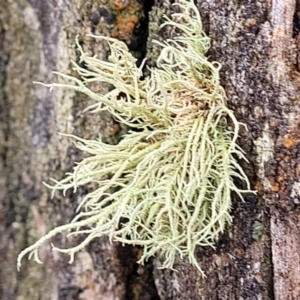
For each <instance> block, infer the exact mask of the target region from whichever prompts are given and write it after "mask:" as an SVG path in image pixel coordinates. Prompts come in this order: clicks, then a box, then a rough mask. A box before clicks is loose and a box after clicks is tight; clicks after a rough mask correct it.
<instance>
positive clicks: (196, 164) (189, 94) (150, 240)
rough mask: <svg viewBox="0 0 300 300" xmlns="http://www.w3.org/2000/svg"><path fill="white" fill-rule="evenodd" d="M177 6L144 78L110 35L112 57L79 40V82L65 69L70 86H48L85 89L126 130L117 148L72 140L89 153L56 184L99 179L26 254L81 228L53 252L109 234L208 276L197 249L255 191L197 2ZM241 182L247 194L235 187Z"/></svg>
mask: <svg viewBox="0 0 300 300" xmlns="http://www.w3.org/2000/svg"><path fill="white" fill-rule="evenodd" d="M174 5H177V6H178V8H179V10H180V12H179V13H176V14H173V15H172V20H171V19H169V18H167V17H166V21H165V22H164V24H163V26H172V27H174V29H176V31H178V35H177V36H176V37H175V38H173V39H172V40H167V41H165V42H164V43H159V42H156V43H159V44H160V46H161V47H162V51H161V54H160V56H159V58H158V60H157V68H153V69H151V70H150V76H148V77H146V78H142V75H143V74H142V68H143V65H144V64H143V65H142V66H140V67H137V66H136V59H135V58H134V57H133V56H132V55H131V54H130V53H129V51H128V48H127V46H126V45H125V44H124V43H123V42H121V41H118V40H116V39H113V38H108V37H98V36H93V37H94V38H95V39H100V40H105V41H107V43H108V45H109V48H110V52H111V53H110V56H109V58H108V61H101V60H99V59H97V57H90V56H89V55H88V54H86V53H84V52H83V50H82V48H81V47H80V45H79V44H78V42H77V46H78V49H79V51H80V54H81V61H82V62H84V65H85V67H84V68H83V67H82V65H83V64H82V63H80V64H77V63H75V62H72V63H73V66H74V70H75V71H76V72H77V73H78V75H79V76H78V77H79V78H75V77H72V76H69V75H65V74H61V73H58V74H59V75H60V76H62V77H63V78H64V79H66V81H67V82H68V83H66V84H49V85H46V86H48V87H50V88H58V87H61V88H67V89H72V90H75V91H79V92H82V93H84V94H86V95H87V96H89V97H90V98H92V99H93V100H95V104H94V105H92V106H90V107H88V108H87V110H89V111H92V112H94V113H98V112H100V111H109V112H110V113H111V114H112V115H113V116H114V117H115V118H116V119H117V120H118V121H119V122H122V123H124V124H126V125H128V126H129V127H130V128H132V129H134V128H138V130H132V131H128V133H127V134H126V135H124V136H123V138H122V140H121V141H120V142H119V144H117V145H108V144H105V143H103V142H102V141H101V138H99V139H98V140H84V139H81V138H79V137H76V136H72V138H74V140H75V145H76V146H77V147H78V149H80V150H82V151H84V152H85V153H86V154H88V157H86V158H84V159H83V160H82V161H81V162H79V163H78V164H77V165H76V166H75V167H74V171H73V172H72V173H68V174H67V175H66V178H64V179H63V180H61V181H55V180H54V185H53V186H49V185H48V186H49V187H50V188H52V189H53V192H54V191H56V190H63V191H64V192H66V191H67V190H68V189H73V190H74V192H76V190H77V188H78V187H79V186H82V185H86V184H91V183H92V184H93V185H94V186H95V189H94V190H93V191H92V192H90V193H88V194H87V195H86V196H85V197H84V199H83V200H82V202H81V203H80V206H79V208H78V214H77V216H76V217H75V218H74V220H73V221H72V222H71V223H70V224H66V225H63V226H60V227H58V228H55V229H53V230H52V231H50V232H49V233H48V234H47V235H45V236H44V237H43V238H41V239H40V240H39V241H37V242H36V243H35V244H34V245H32V246H30V247H28V248H27V249H25V250H23V251H22V252H21V253H20V255H19V257H18V266H19V267H20V265H21V260H22V258H23V257H24V256H25V255H26V254H28V253H29V254H30V255H29V256H30V257H31V256H32V255H34V258H35V260H36V261H37V262H40V260H39V257H38V249H39V247H40V246H41V245H42V244H43V243H44V242H45V241H47V240H49V239H51V238H52V237H53V236H55V235H56V234H58V233H60V232H65V231H67V232H69V235H78V234H84V235H85V239H84V241H83V242H82V243H80V244H79V245H77V246H75V247H73V248H69V249H58V248H56V247H54V246H53V248H54V249H55V250H56V251H59V252H62V253H67V254H69V255H70V257H71V261H73V259H74V255H75V253H77V252H78V251H80V250H81V249H83V248H84V247H85V246H86V245H87V244H88V243H89V242H90V241H91V240H93V239H95V238H97V237H100V236H102V235H108V236H109V238H110V240H111V241H112V242H114V241H116V242H120V243H123V244H131V245H139V246H142V247H143V255H142V257H141V258H140V260H139V262H140V263H144V262H145V261H146V260H147V259H148V258H149V257H151V256H153V255H155V254H158V253H159V254H161V255H162V257H163V258H164V262H163V264H162V267H163V268H172V267H173V264H174V259H175V256H176V255H178V254H179V255H180V256H181V257H182V258H185V257H186V258H188V260H189V262H190V263H191V264H193V265H194V266H196V267H197V268H198V269H199V271H200V272H202V270H201V268H200V266H199V264H198V262H197V260H196V257H195V249H196V247H197V246H213V244H214V242H215V240H216V239H217V238H218V236H219V234H220V233H221V232H223V231H224V228H225V225H226V224H228V223H230V222H231V221H232V218H231V216H230V208H231V196H232V192H234V193H236V194H237V195H239V196H240V197H242V194H243V193H244V192H248V191H249V190H250V187H249V182H248V180H247V177H246V175H245V174H244V172H243V170H242V168H241V166H240V165H239V163H238V162H237V158H239V159H245V157H244V155H243V151H242V150H241V149H240V147H239V146H238V145H237V144H236V141H237V138H238V131H239V127H240V125H241V124H240V123H239V122H238V121H237V120H236V118H235V116H234V114H233V112H232V111H230V110H229V109H228V108H227V107H226V95H225V92H224V90H223V88H222V87H221V86H220V82H219V70H220V65H219V64H218V63H216V62H213V63H211V62H209V61H208V59H207V58H206V57H205V53H206V52H207V50H208V49H209V47H210V39H209V38H208V37H207V36H206V35H205V34H204V32H203V29H202V24H201V18H200V15H199V12H198V10H197V8H196V7H195V5H194V4H193V3H192V1H183V0H180V1H178V3H176V4H174ZM100 83H101V84H103V83H105V84H110V85H113V86H114V89H113V90H111V91H109V92H108V93H103V94H101V92H95V88H94V86H95V85H97V84H100ZM236 181H239V182H243V183H244V184H245V186H246V189H245V190H242V189H240V188H239V187H237V185H236V183H235V182H236Z"/></svg>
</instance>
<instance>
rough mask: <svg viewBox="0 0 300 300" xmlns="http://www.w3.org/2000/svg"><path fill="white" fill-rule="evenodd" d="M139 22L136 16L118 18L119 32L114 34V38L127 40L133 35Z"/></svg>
mask: <svg viewBox="0 0 300 300" xmlns="http://www.w3.org/2000/svg"><path fill="white" fill-rule="evenodd" d="M138 21H139V18H138V17H137V16H136V15H131V16H128V17H123V16H121V15H119V16H117V32H115V33H113V34H112V36H113V37H115V38H119V39H124V38H127V37H128V36H130V35H131V34H132V32H133V30H134V27H135V26H136V24H137V23H138Z"/></svg>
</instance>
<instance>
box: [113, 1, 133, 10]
mask: <svg viewBox="0 0 300 300" xmlns="http://www.w3.org/2000/svg"><path fill="white" fill-rule="evenodd" d="M130 2H131V1H130V0H115V1H113V7H114V9H115V10H122V9H125V8H126V7H127V6H128V5H129V4H130Z"/></svg>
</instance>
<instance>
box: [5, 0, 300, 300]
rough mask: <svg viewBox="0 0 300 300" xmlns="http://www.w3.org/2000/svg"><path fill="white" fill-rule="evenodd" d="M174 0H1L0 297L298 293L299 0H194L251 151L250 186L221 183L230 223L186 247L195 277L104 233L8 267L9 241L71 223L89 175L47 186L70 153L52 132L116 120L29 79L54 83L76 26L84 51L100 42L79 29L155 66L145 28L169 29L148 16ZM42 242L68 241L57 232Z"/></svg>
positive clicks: (11, 261) (95, 130)
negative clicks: (231, 187)
mask: <svg viewBox="0 0 300 300" xmlns="http://www.w3.org/2000/svg"><path fill="white" fill-rule="evenodd" d="M127 2H128V3H130V4H128V3H127ZM172 3H173V1H170V0H168V1H161V0H155V1H137V0H131V1H105V0H89V1H83V0H76V1H70V0H67V1H62V0H49V1H42V0H27V1H26V0H16V1H11V0H0V4H1V5H0V174H1V175H0V236H1V240H0V262H1V271H0V295H1V296H0V298H1V299H3V300H12V299H18V300H20V299H26V300H27V299H30V300H34V299H43V300H44V299H59V300H62V299H105V300H106V299H141V300H144V299H145V300H146V299H182V300H183V299H184V300H188V299H229V300H232V299H300V288H299V286H300V250H299V249H300V235H299V220H300V217H299V216H300V210H299V203H300V178H299V175H300V159H299V149H300V143H299V141H300V139H299V137H300V118H299V107H300V105H299V104H300V103H299V82H300V67H299V64H300V62H299V57H298V56H299V49H300V44H299V41H300V38H299V37H300V35H299V33H300V1H298V0H297V1H296V0H286V1H280V0H273V1H263V0H253V1H244V0H240V1H237V0H228V1H219V0H218V1H217V0H211V1H207V0H206V1H205V0H197V1H196V4H197V7H198V8H199V11H200V13H201V16H202V19H203V24H204V28H205V32H206V33H207V35H208V36H209V37H210V38H211V43H212V47H211V50H210V52H209V57H210V60H211V61H218V62H220V63H221V64H222V69H221V82H222V85H223V86H224V88H225V90H226V93H227V96H228V106H229V107H230V108H231V109H232V110H233V111H234V113H235V115H236V116H237V118H238V120H239V121H240V122H243V123H245V124H246V125H247V129H248V130H243V131H242V132H241V137H240V145H241V146H242V148H243V149H244V150H245V153H246V157H247V158H248V160H249V163H243V162H241V164H242V166H243V168H244V170H245V172H246V173H247V175H248V176H249V178H250V181H251V184H252V187H253V188H254V189H256V190H257V194H256V195H255V194H247V195H245V197H244V201H243V202H242V201H241V200H239V199H237V198H236V197H235V196H234V195H233V208H232V212H231V213H232V215H233V217H234V222H233V225H232V226H230V227H228V228H226V231H225V233H224V234H223V236H222V237H221V238H220V239H219V241H217V242H216V247H215V249H210V248H199V249H198V251H197V257H198V261H199V263H200V265H201V267H202V268H203V270H204V271H205V274H206V277H205V278H202V277H201V276H200V274H199V273H198V272H197V271H196V270H195V269H194V268H193V267H192V266H191V265H189V264H188V262H187V261H184V260H182V259H180V258H178V259H177V260H176V264H175V266H174V267H175V269H176V270H177V272H175V271H173V270H165V269H160V268H159V267H160V258H159V257H155V258H154V259H153V260H151V261H149V262H148V263H147V264H146V265H145V266H140V265H138V264H136V261H137V260H138V257H139V256H140V254H141V251H142V249H139V248H134V247H129V246H126V247H123V246H122V245H119V244H116V243H114V244H110V243H109V241H108V239H107V238H105V237H103V238H100V239H99V240H95V241H93V242H92V243H91V244H90V245H89V247H87V249H86V250H85V251H82V252H80V253H79V254H78V255H77V256H76V259H75V262H74V263H73V264H68V260H67V259H68V258H67V257H65V256H64V255H58V254H57V253H55V252H52V251H51V245H50V243H48V244H46V245H44V246H43V248H42V249H41V259H42V261H43V262H44V263H43V265H38V264H36V263H34V262H32V261H29V262H25V261H24V262H23V266H22V269H21V271H20V272H17V269H16V257H17V255H18V253H19V252H20V251H21V250H22V249H23V248H25V247H26V246H28V245H30V244H32V243H33V242H34V241H35V240H37V239H38V238H39V237H41V236H43V235H44V234H45V233H46V232H47V231H49V229H51V228H53V227H55V226H57V225H59V224H64V223H66V222H70V220H71V219H72V218H73V217H74V215H75V210H76V207H77V205H78V203H79V202H80V200H81V198H82V195H84V194H85V193H86V192H87V191H88V190H89V189H90V188H91V187H84V188H82V189H80V190H79V192H78V193H76V194H72V191H70V193H68V194H67V196H66V197H63V195H58V196H56V197H55V198H54V199H52V200H51V199H50V193H49V190H48V189H47V188H45V187H44V186H43V184H42V182H43V181H45V182H49V178H56V179H60V178H62V177H63V174H64V173H65V172H68V171H70V170H71V169H72V166H73V165H74V162H76V161H79V160H80V159H81V153H78V152H77V151H76V149H75V148H74V147H73V145H72V143H71V141H70V140H69V139H68V138H66V137H63V136H60V135H57V132H62V133H74V134H76V135H79V136H80V137H83V138H95V137H98V135H99V132H101V135H102V136H103V137H104V139H105V140H106V141H107V142H110V143H117V141H118V139H119V137H120V135H121V134H122V132H124V128H123V126H122V125H120V124H117V123H116V122H115V121H114V120H113V119H112V118H111V117H110V116H109V115H107V114H101V115H95V114H90V113H84V114H83V113H82V110H83V109H84V108H85V107H86V106H87V105H88V103H89V102H90V100H89V99H87V97H85V96H82V95H80V94H76V93H74V92H70V91H67V90H54V91H53V92H52V93H51V92H50V91H48V90H47V89H46V88H44V87H42V86H40V85H34V84H33V83H32V82H33V81H41V82H47V83H51V82H57V81H58V80H59V78H57V77H56V76H55V75H54V74H53V73H52V71H53V70H59V71H60V72H63V73H68V72H70V71H69V70H70V63H69V62H70V59H73V60H75V61H76V59H77V53H76V49H75V47H74V39H75V36H76V35H79V39H80V42H81V44H82V45H83V47H84V49H85V50H86V51H89V52H90V53H92V54H96V55H98V56H100V57H103V58H104V57H106V52H107V49H106V48H105V46H104V45H103V44H101V43H100V42H97V41H95V40H94V39H92V38H89V37H87V36H86V34H88V33H94V34H101V35H103V34H104V35H109V36H113V37H116V38H118V39H121V40H123V41H125V42H126V43H127V44H128V46H129V48H130V49H131V51H132V53H133V54H134V55H135V56H136V57H137V58H138V59H139V60H141V59H142V58H144V57H147V58H148V66H153V65H155V60H156V58H157V56H158V54H159V48H158V47H157V46H155V44H153V43H152V39H159V40H164V39H166V38H172V36H173V35H174V32H173V31H172V30H170V29H169V28H168V27H166V28H164V29H163V30H160V29H159V24H161V23H162V15H163V14H166V15H169V16H170V15H171V13H172V12H173V11H174V8H173V7H172V6H171V4H172ZM99 9H102V11H101V13H99ZM100 15H101V16H102V18H101V16H100ZM147 36H148V42H147ZM145 72H147V71H146V70H145ZM76 239H80V238H79V237H78V238H75V240H74V241H72V242H74V243H75V242H76ZM52 242H53V243H54V244H55V245H58V246H61V247H66V246H67V245H68V242H67V240H66V238H65V236H63V235H62V236H58V237H57V238H55V239H54V240H53V241H52Z"/></svg>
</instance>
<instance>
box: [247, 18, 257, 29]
mask: <svg viewBox="0 0 300 300" xmlns="http://www.w3.org/2000/svg"><path fill="white" fill-rule="evenodd" d="M254 25H256V20H255V19H253V18H252V19H247V20H246V21H245V26H246V27H248V28H249V27H252V26H254Z"/></svg>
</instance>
